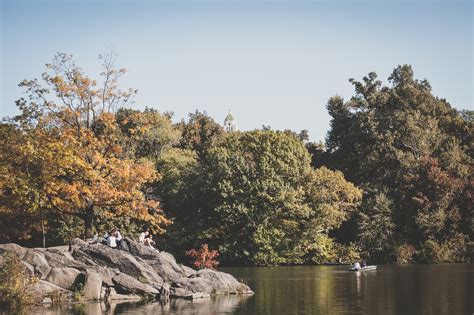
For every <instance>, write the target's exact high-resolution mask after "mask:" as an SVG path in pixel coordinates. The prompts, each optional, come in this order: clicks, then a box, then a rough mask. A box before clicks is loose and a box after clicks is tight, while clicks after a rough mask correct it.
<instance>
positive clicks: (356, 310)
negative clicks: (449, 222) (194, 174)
mask: <svg viewBox="0 0 474 315" xmlns="http://www.w3.org/2000/svg"><path fill="white" fill-rule="evenodd" d="M346 269H347V267H345V266H302V267H274V268H273V267H272V268H254V267H252V268H223V269H222V270H223V271H226V272H229V273H231V274H233V275H234V276H235V277H236V278H238V279H242V280H243V281H245V282H246V283H248V285H250V287H251V288H252V289H253V290H254V291H255V292H256V293H255V295H254V296H251V297H241V296H223V297H216V298H213V299H206V300H197V301H194V302H192V301H185V300H173V301H172V302H171V303H169V304H167V305H165V306H162V305H160V304H159V303H153V304H144V305H140V304H130V303H129V304H126V303H124V304H112V305H108V306H106V305H105V304H103V303H102V304H101V303H90V304H86V305H74V306H71V305H69V306H61V307H59V308H52V309H46V308H43V307H42V308H38V309H36V310H35V311H34V313H36V314H45V315H46V314H48V315H49V314H101V313H102V314H268V315H278V314H470V315H471V314H474V265H473V264H445V265H408V266H395V265H393V266H392V265H390V266H380V267H379V269H378V270H377V271H371V272H363V273H354V272H348V271H346ZM28 313H32V312H31V310H30V311H29V312H28Z"/></svg>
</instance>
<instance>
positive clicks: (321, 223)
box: [161, 130, 361, 265]
mask: <svg viewBox="0 0 474 315" xmlns="http://www.w3.org/2000/svg"><path fill="white" fill-rule="evenodd" d="M181 157H182V156H181ZM186 163H191V164H192V165H193V168H194V167H195V165H196V164H195V163H196V160H195V159H194V158H191V159H189V160H188V162H186ZM173 164H174V165H175V163H173ZM182 169H184V168H182ZM194 169H195V170H196V171H194V172H191V173H189V174H188V175H185V177H184V178H186V177H187V176H189V175H190V176H192V178H193V179H194V180H193V186H194V188H192V189H193V192H189V188H187V189H184V190H181V191H186V193H180V194H179V195H180V197H182V200H186V199H187V200H188V201H186V206H182V207H181V208H182V209H183V212H182V213H175V216H174V217H173V220H174V227H173V228H171V230H169V235H168V236H167V237H166V238H168V239H171V238H172V235H173V234H174V233H173V232H172V231H174V230H173V229H175V230H178V231H187V232H191V233H192V234H191V235H189V237H188V238H187V240H188V241H190V242H192V243H187V244H185V243H181V244H180V246H182V247H183V248H186V247H187V248H193V247H196V246H199V244H201V243H209V244H210V245H211V246H212V247H213V248H218V249H219V252H220V257H221V261H222V262H225V263H246V264H257V265H274V264H289V263H303V262H309V261H312V260H313V261H316V260H317V258H315V257H319V258H321V257H322V255H321V254H320V253H319V252H320V251H321V252H322V247H324V246H325V245H324V244H325V243H327V242H328V241H329V242H331V240H330V239H329V237H328V232H329V231H330V230H331V229H333V228H335V227H338V226H339V225H340V224H341V223H342V222H343V221H344V220H346V219H347V217H348V215H349V213H350V212H351V211H353V209H354V208H355V207H356V205H357V204H358V202H359V199H360V197H361V193H360V191H359V190H358V189H357V188H355V187H354V186H353V185H352V184H350V183H348V182H346V181H345V180H344V177H343V176H342V174H341V173H340V172H332V171H330V170H328V169H326V168H321V169H318V170H313V169H312V168H311V166H310V157H309V154H308V152H307V151H306V149H305V147H304V145H303V144H302V142H301V141H300V139H299V138H298V137H297V136H296V135H295V134H293V133H289V132H275V131H269V130H267V131H258V130H257V131H252V132H243V133H233V134H230V135H228V136H227V137H226V138H225V139H224V141H223V142H221V143H220V144H219V145H217V146H214V147H212V148H210V149H209V150H208V151H206V152H205V154H203V156H202V159H201V160H200V161H199V164H198V167H197V168H194ZM161 171H162V170H161ZM162 172H163V171H162ZM164 173H165V174H167V173H169V171H164ZM172 195H175V194H172ZM166 200H167V198H165V199H164V200H163V205H164V207H165V209H167V208H166V206H167V202H166ZM325 257H326V256H325ZM327 257H329V256H327Z"/></svg>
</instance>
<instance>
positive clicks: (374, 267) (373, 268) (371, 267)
mask: <svg viewBox="0 0 474 315" xmlns="http://www.w3.org/2000/svg"><path fill="white" fill-rule="evenodd" d="M376 269H377V266H375V265H374V266H365V267H364V268H351V269H349V271H371V270H376Z"/></svg>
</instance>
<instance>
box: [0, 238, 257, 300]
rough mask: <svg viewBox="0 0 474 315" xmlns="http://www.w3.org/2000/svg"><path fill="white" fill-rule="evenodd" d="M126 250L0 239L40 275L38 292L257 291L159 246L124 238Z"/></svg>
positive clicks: (163, 294)
mask: <svg viewBox="0 0 474 315" xmlns="http://www.w3.org/2000/svg"><path fill="white" fill-rule="evenodd" d="M124 243H125V244H126V246H124V248H125V249H127V250H119V249H113V248H110V247H108V246H106V245H102V244H89V243H87V242H84V241H82V240H80V239H75V240H73V241H72V242H71V244H70V246H58V247H51V248H46V249H43V248H23V247H21V246H18V245H15V244H0V268H1V265H2V263H3V259H1V254H3V253H5V252H7V251H9V252H12V253H14V254H15V255H17V256H18V257H19V258H20V260H21V262H22V263H23V264H24V266H25V267H26V269H27V270H29V272H30V274H31V275H35V276H36V277H38V278H39V279H40V280H39V281H38V282H36V284H35V285H34V286H33V287H32V289H31V292H33V293H34V294H36V295H37V296H38V299H39V298H45V297H48V296H57V295H59V296H60V297H61V299H62V300H64V299H72V298H73V297H74V296H75V295H77V294H75V293H74V291H75V290H79V289H81V288H82V290H83V292H81V293H83V299H85V300H100V299H107V300H109V299H121V298H124V299H125V297H126V298H129V299H137V297H140V298H145V299H152V300H155V299H156V300H161V301H168V299H169V297H172V298H173V297H175V298H188V299H197V298H206V297H210V296H213V295H224V294H253V292H252V290H251V289H250V288H249V287H248V286H247V285H245V284H243V283H240V282H238V281H237V280H236V279H235V278H234V277H233V276H232V275H230V274H227V273H223V272H219V271H215V270H209V269H204V270H200V271H195V270H193V269H191V268H189V267H186V266H183V265H181V264H178V263H177V262H176V259H175V258H174V257H173V255H171V254H169V253H166V252H159V251H157V250H156V249H154V248H150V247H147V246H144V245H142V244H139V243H138V242H135V241H133V240H131V239H128V238H126V239H125V242H124Z"/></svg>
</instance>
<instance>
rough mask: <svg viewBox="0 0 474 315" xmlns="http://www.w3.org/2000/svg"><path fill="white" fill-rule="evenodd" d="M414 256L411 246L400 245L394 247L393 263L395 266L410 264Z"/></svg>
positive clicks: (413, 249) (414, 250) (414, 252)
mask: <svg viewBox="0 0 474 315" xmlns="http://www.w3.org/2000/svg"><path fill="white" fill-rule="evenodd" d="M415 254H416V249H415V247H414V246H413V245H410V244H402V245H399V246H396V247H395V261H396V263H397V264H411V263H412V262H413V258H414V256H415Z"/></svg>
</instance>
